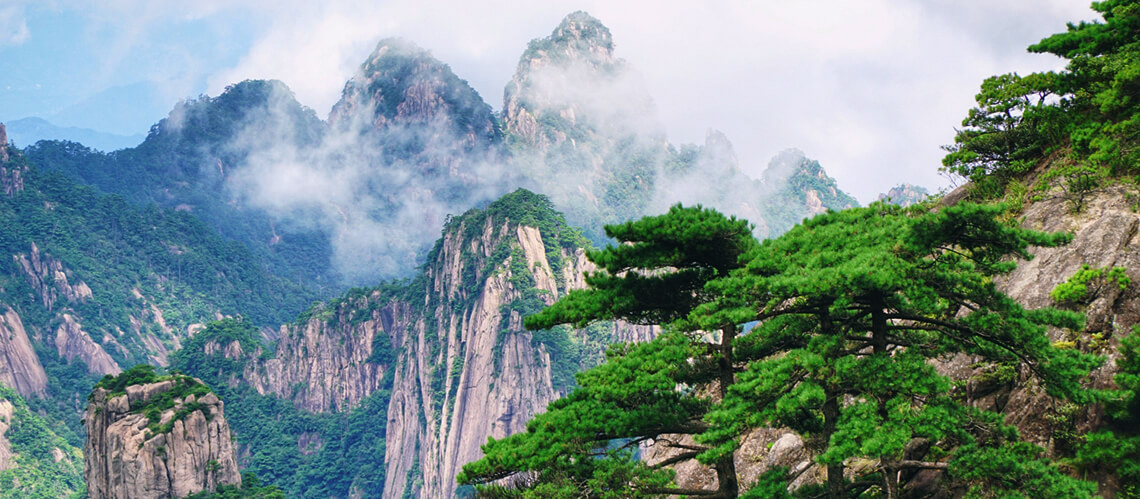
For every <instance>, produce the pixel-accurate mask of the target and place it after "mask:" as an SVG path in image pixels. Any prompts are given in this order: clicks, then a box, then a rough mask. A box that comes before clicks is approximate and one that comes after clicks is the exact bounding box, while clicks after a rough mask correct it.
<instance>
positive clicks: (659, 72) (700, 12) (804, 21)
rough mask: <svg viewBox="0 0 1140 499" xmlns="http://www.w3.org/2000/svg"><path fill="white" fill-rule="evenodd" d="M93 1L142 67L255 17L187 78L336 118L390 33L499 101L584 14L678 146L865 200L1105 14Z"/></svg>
mask: <svg viewBox="0 0 1140 499" xmlns="http://www.w3.org/2000/svg"><path fill="white" fill-rule="evenodd" d="M87 1H88V3H89V4H90V5H89V6H88V7H85V10H88V11H90V12H91V14H90V15H91V16H93V17H97V18H98V19H100V20H101V21H102V22H105V23H111V24H113V23H117V24H115V26H116V29H119V30H120V34H119V35H117V36H118V41H117V42H116V43H112V44H110V45H109V46H108V48H107V51H108V55H106V56H105V57H107V60H108V61H110V62H109V63H108V65H109V66H114V65H116V64H127V63H129V61H123V60H122V58H123V57H126V54H128V52H129V51H128V48H129V47H131V46H133V44H136V43H139V42H140V41H141V40H140V39H142V40H145V39H149V38H153V37H158V36H161V33H156V32H154V30H152V29H147V26H151V25H154V24H155V23H159V22H169V21H170V20H195V19H208V18H210V16H217V17H224V16H227V15H231V14H233V15H238V14H242V15H247V16H249V17H251V18H255V19H257V20H258V23H257V26H251V27H250V30H251V31H252V32H253V37H254V39H255V41H254V42H253V43H252V46H251V47H250V48H249V50H248V51H247V52H246V53H245V55H244V56H242V57H240V58H239V59H238V61H237V62H236V63H226V64H225V65H226V66H227V67H218V66H219V64H217V63H214V62H212V61H194V60H193V57H192V56H193V53H192V50H191V51H188V52H189V53H190V55H188V56H187V59H188V62H187V63H186V65H185V66H186V67H188V68H189V69H188V70H187V71H191V72H196V76H198V79H195V78H194V77H191V76H189V75H185V74H184V75H183V76H182V77H181V78H180V81H191V82H192V81H201V79H202V78H207V79H208V82H209V93H211V94H217V93H218V92H220V91H221V90H222V89H223V88H224V87H225V86H226V85H228V84H231V83H235V82H237V81H241V80H243V79H248V78H276V79H280V80H282V81H284V82H285V83H286V84H287V85H289V87H290V88H291V89H293V91H294V92H295V93H296V95H297V97H298V99H299V100H300V101H301V102H302V103H304V104H306V105H308V106H310V107H312V108H313V109H314V110H316V111H317V113H318V114H319V115H321V116H324V115H325V114H326V113H327V112H328V111H329V109H330V108H331V106H332V104H333V103H334V102H336V100H337V99H338V98H339V97H340V91H341V89H342V88H343V86H344V82H345V81H346V80H347V79H348V78H350V77H351V76H352V75H353V73H354V72H355V71H356V68H357V67H358V66H359V64H360V63H361V62H362V61H363V60H364V58H365V57H366V56H367V55H368V53H369V52H370V51H371V50H372V49H373V47H374V46H375V44H376V42H377V41H378V40H379V39H381V38H384V37H389V36H402V37H405V38H408V39H410V40H412V41H414V42H415V43H417V44H419V45H421V46H423V47H425V48H427V49H429V50H431V51H432V52H433V53H434V55H435V56H436V57H438V58H439V59H441V60H442V61H444V62H446V63H448V64H449V65H451V67H452V69H453V70H454V71H455V72H456V74H458V75H459V76H460V77H461V78H464V79H467V80H468V81H469V82H470V83H471V84H472V86H473V87H474V88H475V89H476V90H477V91H479V93H480V94H481V95H482V96H483V98H484V99H485V100H486V101H487V102H488V103H489V104H491V105H492V106H493V107H495V108H499V107H501V105H502V91H503V86H504V84H505V83H506V82H507V81H508V80H509V78H510V77H511V74H512V73H513V71H514V68H515V64H516V63H517V61H518V57H519V55H520V54H521V53H522V51H523V50H524V49H525V47H526V43H527V41H529V40H530V39H533V38H537V37H543V36H546V35H548V34H549V33H550V31H551V30H552V29H553V28H554V27H555V26H556V25H557V23H558V22H559V21H560V20H561V18H562V17H563V16H564V15H565V14H567V13H569V12H571V11H574V10H579V9H581V10H586V11H588V12H590V13H591V14H593V15H594V16H596V17H598V18H599V19H601V21H602V22H603V23H605V24H606V25H607V26H608V27H609V28H610V29H611V31H612V32H613V35H614V40H615V43H616V47H617V54H618V56H620V57H623V58H625V59H627V60H628V61H629V62H630V63H631V64H632V66H633V67H634V68H636V69H637V70H639V71H640V72H641V73H642V74H643V75H644V80H645V85H646V86H647V87H648V89H649V91H650V94H651V95H653V97H654V98H655V100H656V104H657V109H658V112H659V113H660V116H661V118H662V120H663V121H664V124H665V127H666V130H667V132H668V134H669V137H670V138H671V139H672V141H673V142H700V141H702V140H703V137H704V134H705V130H706V129H708V128H710V127H711V128H716V129H719V130H722V131H724V132H725V133H726V134H727V135H728V137H729V138H730V139H731V140H732V141H733V142H734V143H735V145H736V151H737V153H738V154H739V156H740V159H741V163H742V167H743V168H744V169H745V170H746V171H748V172H749V173H751V174H752V175H754V176H758V175H759V172H760V170H762V168H763V167H764V166H765V165H767V163H768V161H769V159H770V158H771V157H772V156H774V155H775V154H776V153H777V152H779V151H781V150H783V149H785V148H788V147H797V148H800V149H802V150H803V151H804V152H805V153H806V154H807V155H808V156H809V157H812V158H815V159H818V160H820V162H821V164H823V166H824V167H825V168H826V169H827V170H828V172H829V173H831V174H832V175H833V176H835V177H837V178H838V179H839V181H840V185H841V186H842V187H843V188H845V189H846V190H848V191H850V192H852V193H853V194H855V195H856V196H857V197H858V198H859V199H860V200H861V201H863V202H867V201H869V200H872V199H874V198H875V197H876V195H877V194H878V193H879V192H883V191H885V190H886V189H888V188H889V187H891V186H892V185H894V184H896V183H898V182H903V181H905V182H911V183H918V184H922V185H926V186H929V187H938V186H941V185H944V184H945V183H946V180H945V179H943V178H941V177H940V176H939V175H938V173H937V170H938V167H939V165H940V163H939V161H940V158H941V155H942V151H941V150H940V149H939V146H940V145H942V144H946V143H948V142H951V141H952V139H953V127H954V126H955V125H957V124H958V123H959V122H960V120H961V119H962V117H963V116H964V115H965V113H966V111H967V109H969V108H970V107H971V106H972V105H973V95H974V94H975V93H976V92H977V89H978V85H979V84H980V83H981V81H982V79H984V78H985V77H986V76H989V75H992V74H995V73H1004V72H1008V71H1020V72H1023V73H1024V72H1029V71H1033V70H1039V69H1056V68H1058V67H1060V65H1061V61H1060V60H1058V59H1057V58H1055V57H1052V56H1044V55H1034V54H1027V53H1026V52H1025V47H1026V46H1027V45H1029V44H1031V43H1034V42H1036V41H1037V40H1039V39H1041V38H1042V37H1044V36H1047V35H1049V34H1051V33H1054V32H1057V31H1061V30H1063V29H1064V28H1065V25H1064V23H1065V22H1067V21H1078V20H1081V19H1091V18H1093V17H1094V16H1093V14H1094V13H1093V12H1092V11H1091V10H1089V9H1088V7H1087V5H1088V2H1087V1H1084V0H1004V1H998V2H994V1H987V0H963V1H953V2H951V1H945V0H942V1H938V0H936V1H931V2H912V1H907V0H866V1H861V2H850V1H841V0H815V1H807V2H775V1H755V0H719V1H708V2H691V1H687V0H654V1H631V2H612V1H608V0H580V1H568V0H551V1H544V2H517V1H512V0H488V1H482V2H460V1H454V0H384V1H375V0H342V1H330V2H310V1H307V0H282V1H270V0H202V1H198V2H153V1H150V0H111V1H109V2H96V1H95V0H87ZM8 10H11V9H8ZM2 12H7V11H6V10H0V27H2V26H8V25H10V24H12V21H11V19H16V21H15V22H16V24H14V25H15V26H18V27H19V26H24V25H23V24H20V23H22V20H20V19H18V18H14V17H12V16H11V15H10V14H9V15H8V17H4V16H5V14H2ZM5 20H7V21H5ZM9 32H10V30H8V31H4V32H3V33H9ZM18 32H20V33H24V34H23V35H19V36H22V37H26V36H27V34H26V31H18ZM16 38H18V37H16ZM14 39H15V38H13V37H11V36H9V37H8V38H7V40H8V41H9V43H11V41H12V40H14ZM4 40H5V39H3V38H0V44H3V43H4ZM184 86H188V85H184ZM179 88H182V87H179Z"/></svg>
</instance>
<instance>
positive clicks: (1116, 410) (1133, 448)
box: [1076, 326, 1140, 499]
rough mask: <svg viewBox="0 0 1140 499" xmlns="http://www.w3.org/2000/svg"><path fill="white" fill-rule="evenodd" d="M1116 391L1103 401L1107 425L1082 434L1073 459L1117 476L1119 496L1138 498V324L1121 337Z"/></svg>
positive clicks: (1139, 462)
mask: <svg viewBox="0 0 1140 499" xmlns="http://www.w3.org/2000/svg"><path fill="white" fill-rule="evenodd" d="M1120 354H1121V355H1120V357H1119V358H1118V359H1117V360H1116V368H1117V373H1116V376H1115V381H1116V386H1117V391H1116V393H1115V395H1114V396H1113V397H1112V398H1110V399H1109V400H1108V401H1107V402H1106V404H1105V405H1106V406H1107V409H1108V414H1109V416H1110V418H1111V420H1110V424H1109V426H1108V428H1106V429H1103V430H1100V431H1097V432H1094V433H1090V434H1088V435H1086V436H1085V441H1084V443H1083V444H1082V445H1081V446H1080V448H1079V449H1078V450H1077V455H1076V462H1077V463H1078V464H1079V465H1080V466H1082V467H1083V468H1084V469H1085V470H1087V471H1094V472H1101V473H1106V472H1107V473H1113V474H1115V475H1116V476H1117V478H1118V480H1119V482H1118V483H1119V484H1120V491H1119V494H1118V495H1117V497H1120V498H1122V499H1136V498H1140V327H1138V326H1133V331H1132V334H1130V335H1128V336H1125V337H1124V338H1121V340H1120Z"/></svg>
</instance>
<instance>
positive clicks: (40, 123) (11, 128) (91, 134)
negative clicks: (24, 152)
mask: <svg viewBox="0 0 1140 499" xmlns="http://www.w3.org/2000/svg"><path fill="white" fill-rule="evenodd" d="M5 124H6V125H7V126H8V134H9V136H10V138H11V140H12V142H14V143H16V144H17V145H22V146H25V147H26V146H29V145H32V144H35V143H36V142H39V141H41V140H62V141H70V142H79V143H81V144H86V145H87V146H88V147H91V148H93V149H97V150H100V151H117V150H119V149H126V148H128V147H134V146H137V145H139V144H140V143H142V141H143V139H144V138H146V137H145V136H144V135H118V134H113V133H107V132H101V131H98V130H92V129H90V128H78V127H73V126H70V127H63V126H57V125H55V124H52V123H51V122H49V121H47V120H45V119H43V118H37V117H29V118H23V119H18V120H10V121H8V122H7V123H5Z"/></svg>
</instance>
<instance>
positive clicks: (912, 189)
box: [878, 184, 930, 206]
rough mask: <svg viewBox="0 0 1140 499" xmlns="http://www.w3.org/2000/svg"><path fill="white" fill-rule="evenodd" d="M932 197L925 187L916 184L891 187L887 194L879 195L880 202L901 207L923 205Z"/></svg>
mask: <svg viewBox="0 0 1140 499" xmlns="http://www.w3.org/2000/svg"><path fill="white" fill-rule="evenodd" d="M929 197H930V191H928V190H927V189H926V188H925V187H922V186H919V185H914V184H899V185H896V186H894V187H891V189H890V190H888V191H887V192H886V193H883V194H879V199H878V200H879V201H885V202H888V203H891V204H897V205H899V206H910V205H912V204H916V203H921V202H923V201H925V200H926V199H927V198H929Z"/></svg>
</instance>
